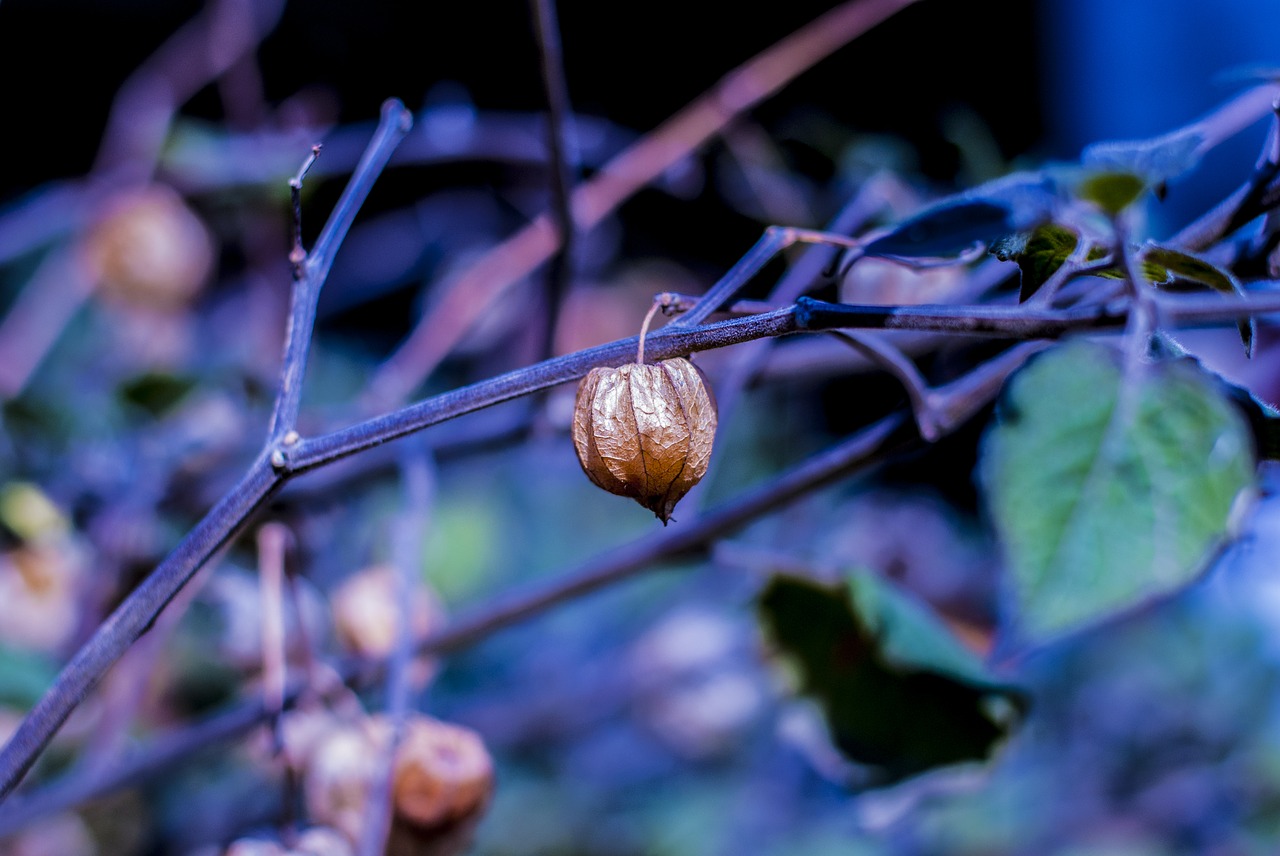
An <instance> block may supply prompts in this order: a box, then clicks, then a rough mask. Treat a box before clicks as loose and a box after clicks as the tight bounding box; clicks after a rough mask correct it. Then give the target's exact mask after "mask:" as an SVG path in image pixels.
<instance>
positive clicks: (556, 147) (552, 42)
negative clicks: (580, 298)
mask: <svg viewBox="0 0 1280 856" xmlns="http://www.w3.org/2000/svg"><path fill="white" fill-rule="evenodd" d="M529 5H530V7H531V12H532V15H533V29H534V35H535V37H536V41H537V43H538V56H539V59H540V60H541V63H540V65H541V71H542V85H543V88H544V89H546V91H547V116H548V118H549V120H550V121H549V122H548V124H547V149H548V151H550V153H551V170H550V173H551V215H552V218H553V220H554V222H555V225H556V229H557V230H558V231H559V233H560V250H559V252H557V253H556V254H555V255H554V256H553V257H552V259H551V266H550V270H548V271H547V323H546V331H545V335H546V341H545V343H544V344H545V347H544V356H547V357H550V356H552V355H553V354H554V353H555V330H556V318H557V316H558V315H559V307H560V304H561V302H562V301H563V299H564V293H565V289H566V287H567V285H568V283H570V282H571V281H572V280H573V251H574V231H575V227H574V223H573V210H572V208H571V204H572V203H571V200H570V188H571V187H572V185H573V183H574V181H576V179H577V172H578V168H577V155H576V152H575V148H574V145H573V140H572V139H570V137H569V122H568V119H569V113H570V106H569V84H568V82H567V81H566V80H565V74H564V51H563V49H562V47H561V44H560V23H559V21H558V20H557V16H556V3H555V0H529Z"/></svg>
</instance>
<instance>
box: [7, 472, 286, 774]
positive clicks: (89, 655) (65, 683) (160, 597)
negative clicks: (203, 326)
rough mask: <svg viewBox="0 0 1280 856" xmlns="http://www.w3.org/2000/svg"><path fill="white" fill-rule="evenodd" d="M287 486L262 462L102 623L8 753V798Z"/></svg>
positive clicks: (12, 741)
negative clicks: (121, 663)
mask: <svg viewBox="0 0 1280 856" xmlns="http://www.w3.org/2000/svg"><path fill="white" fill-rule="evenodd" d="M280 484H281V478H280V476H278V475H277V474H276V473H275V472H274V471H273V470H272V469H271V465H270V463H269V462H268V461H267V459H266V457H265V456H264V457H260V458H258V460H256V461H255V462H254V464H253V466H252V467H250V468H249V472H248V473H247V474H246V475H245V477H244V479H242V480H241V482H240V484H238V485H237V486H236V487H235V488H234V489H233V490H232V491H231V492H230V493H229V494H227V496H226V497H225V498H224V499H223V500H222V502H220V503H218V504H217V505H216V506H215V507H214V508H213V509H212V510H211V511H210V512H209V514H208V515H206V516H205V518H204V520H202V521H200V523H199V524H197V525H196V527H195V528H194V529H192V530H191V531H190V532H189V533H187V537H185V538H183V539H182V541H181V543H179V544H178V546H177V548H176V549H174V551H173V552H172V553H170V554H169V556H168V558H166V559H165V560H164V561H163V562H161V563H160V566H159V567H158V568H156V569H155V571H154V572H152V574H151V575H150V576H149V577H147V578H146V579H145V580H143V581H142V583H141V584H140V585H139V586H138V587H137V588H136V589H134V590H133V591H132V592H131V593H130V594H129V596H128V597H127V598H125V600H124V602H123V603H122V604H120V606H118V607H117V608H116V610H115V611H114V612H113V613H111V615H110V616H109V617H108V618H107V620H106V621H104V622H103V623H102V624H101V625H99V627H98V629H97V631H96V632H94V634H93V636H91V637H90V638H89V641H88V642H86V643H85V644H84V646H83V647H82V648H81V649H80V650H79V651H78V652H76V655H75V656H74V657H72V658H71V661H70V662H69V663H67V665H66V666H64V667H63V669H62V671H61V672H60V673H59V675H58V679H57V680H56V681H55V682H54V684H53V686H52V687H51V688H50V689H49V691H48V692H47V693H45V695H44V697H43V698H41V699H40V701H39V702H38V703H37V704H36V706H35V707H34V708H32V709H31V711H30V712H29V713H28V714H27V716H26V718H25V719H23V720H22V724H21V725H19V726H18V730H17V731H15V732H14V734H13V737H11V738H10V739H9V742H8V743H6V744H5V745H4V748H3V749H0V799H3V798H4V797H5V796H7V795H8V794H9V793H10V792H11V791H12V790H13V789H14V788H15V787H16V786H17V784H18V782H20V781H21V780H22V777H23V776H24V775H26V772H27V770H29V769H30V768H31V765H32V764H33V763H34V762H35V759H36V757H37V756H38V755H39V754H40V753H41V752H42V751H43V750H44V747H45V746H47V745H48V744H49V741H50V740H51V739H53V735H54V734H55V733H57V731H58V729H59V728H60V727H62V723H64V722H66V720H67V717H68V716H70V715H71V711H72V710H74V709H75V708H76V706H77V705H78V704H79V703H80V702H81V701H82V700H84V697H85V696H86V695H87V694H88V693H89V690H91V689H92V688H93V686H94V685H95V684H96V683H97V682H98V681H99V680H100V679H101V678H102V675H103V674H104V673H105V672H106V670H107V669H108V668H110V666H111V664H112V663H114V662H115V661H116V660H118V659H119V658H120V655H121V654H123V653H124V652H125V650H126V649H127V648H128V647H129V646H130V645H132V644H133V642H134V640H136V639H137V638H138V637H139V636H141V635H142V634H143V633H144V632H145V631H146V630H147V628H149V627H150V626H151V622H152V621H154V620H155V618H156V616H157V615H159V614H160V611H161V610H162V609H164V608H165V606H166V605H167V604H168V603H169V601H170V600H172V599H173V596H174V595H176V594H177V593H178V590H179V589H181V588H182V587H183V586H184V585H185V584H186V582H187V580H189V579H191V577H192V575H193V574H195V572H196V571H198V570H199V569H200V567H201V566H202V565H203V564H204V563H205V562H206V561H208V559H209V557H210V556H212V555H213V554H214V553H215V552H216V551H217V550H218V548H219V547H221V546H222V545H223V544H225V543H226V542H227V541H228V540H229V539H230V538H231V537H232V536H234V535H236V534H237V533H239V532H240V531H241V530H242V529H243V528H244V526H245V523H246V522H247V521H248V519H249V516H250V515H251V514H252V513H253V512H254V510H255V509H257V508H258V507H259V506H260V505H261V504H262V503H263V502H265V501H266V499H267V498H268V497H269V496H271V494H272V493H274V492H275V491H276V490H277V489H278V488H279V486H280Z"/></svg>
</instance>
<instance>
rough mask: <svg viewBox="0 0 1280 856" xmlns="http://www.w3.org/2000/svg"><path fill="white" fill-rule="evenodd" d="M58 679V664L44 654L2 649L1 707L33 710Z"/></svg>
mask: <svg viewBox="0 0 1280 856" xmlns="http://www.w3.org/2000/svg"><path fill="white" fill-rule="evenodd" d="M57 675H58V665H57V663H55V662H54V661H53V660H51V659H49V658H48V657H46V656H44V655H43V654H37V653H35V652H34V651H24V650H22V649H20V648H10V647H8V646H3V645H0V704H3V705H6V706H9V707H13V708H16V709H18V710H23V711H25V710H27V709H29V708H31V707H33V706H34V705H35V703H36V702H37V701H39V700H40V697H41V696H42V695H44V693H45V690H47V689H49V687H50V686H52V684H53V679H54V678H56V677H57Z"/></svg>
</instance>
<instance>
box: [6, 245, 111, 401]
mask: <svg viewBox="0 0 1280 856" xmlns="http://www.w3.org/2000/svg"><path fill="white" fill-rule="evenodd" d="M91 294H93V280H92V278H91V277H90V276H89V275H88V272H87V271H86V269H85V266H84V264H83V263H81V262H80V260H79V259H77V258H76V257H75V253H74V252H73V251H71V250H69V249H57V250H54V251H53V252H51V253H49V255H48V256H47V257H46V258H45V259H44V260H43V261H41V262H40V266H39V267H38V268H36V272H35V273H34V274H33V275H32V277H31V278H30V279H29V280H27V284H26V285H25V286H24V287H23V289H22V291H20V292H19V293H18V297H17V299H16V300H15V301H14V303H13V306H11V307H10V308H9V311H8V313H7V314H6V315H5V316H4V319H3V320H0V398H6V399H7V398H15V397H17V396H18V395H20V394H21V393H22V391H23V390H24V389H26V386H27V383H28V382H29V381H30V380H31V376H32V374H34V373H35V370H36V369H37V368H39V367H40V364H41V363H42V362H44V358H45V357H46V356H47V355H48V353H49V351H50V350H51V349H52V348H53V346H54V344H55V343H56V342H57V341H58V338H59V337H60V336H61V335H62V331H63V330H65V329H66V328H67V325H68V324H69V323H71V319H72V318H74V317H75V314H76V313H77V312H78V311H79V310H80V308H81V307H83V306H84V305H85V303H86V302H87V301H88V300H89V296H90V295H91Z"/></svg>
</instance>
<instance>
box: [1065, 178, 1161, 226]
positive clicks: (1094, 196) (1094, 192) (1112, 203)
mask: <svg viewBox="0 0 1280 856" xmlns="http://www.w3.org/2000/svg"><path fill="white" fill-rule="evenodd" d="M1146 189H1147V183H1146V181H1144V180H1143V179H1142V178H1141V177H1140V176H1137V175H1135V174H1134V173H1132V172H1097V173H1094V174H1092V175H1090V176H1088V177H1087V178H1085V179H1084V180H1083V181H1081V182H1080V186H1079V187H1078V188H1076V193H1077V195H1079V197H1080V198H1081V199H1087V200H1088V201H1090V202H1093V203H1096V204H1097V206H1098V207H1099V208H1101V209H1102V210H1103V211H1105V212H1107V213H1108V214H1110V215H1111V216H1113V217H1114V216H1115V215H1116V214H1119V213H1120V212H1121V211H1123V210H1124V209H1126V208H1128V207H1129V206H1130V205H1132V204H1133V203H1134V202H1135V201H1136V200H1137V198H1138V197H1139V196H1141V195H1142V191H1144V190H1146Z"/></svg>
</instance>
